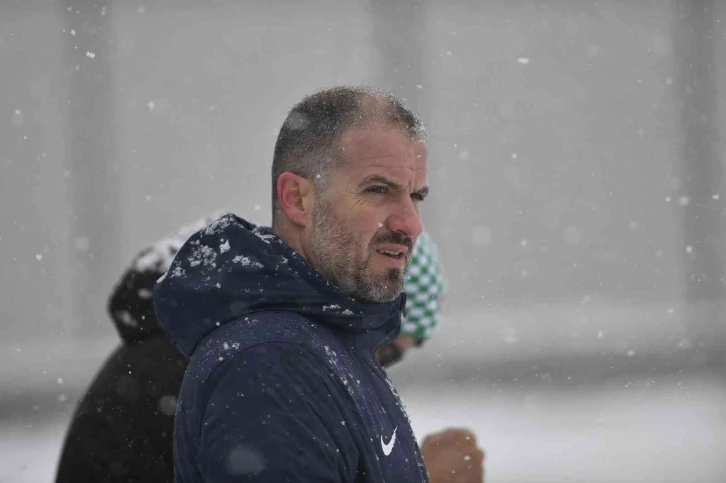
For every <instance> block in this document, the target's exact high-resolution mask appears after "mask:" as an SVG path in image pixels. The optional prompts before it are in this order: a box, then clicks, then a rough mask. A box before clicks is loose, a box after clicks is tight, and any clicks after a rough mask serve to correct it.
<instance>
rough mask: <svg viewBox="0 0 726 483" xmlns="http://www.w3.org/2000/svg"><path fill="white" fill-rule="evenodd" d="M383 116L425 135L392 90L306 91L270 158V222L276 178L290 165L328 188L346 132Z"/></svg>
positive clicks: (422, 138) (417, 137)
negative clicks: (339, 142)
mask: <svg viewBox="0 0 726 483" xmlns="http://www.w3.org/2000/svg"><path fill="white" fill-rule="evenodd" d="M375 121H381V122H384V123H387V124H390V125H392V126H394V127H399V128H400V129H401V130H402V131H403V132H404V133H406V134H408V135H409V136H410V137H411V139H412V140H414V141H425V140H426V137H427V133H426V128H425V127H424V125H423V123H422V122H421V120H420V119H419V118H418V117H416V115H415V114H414V113H413V112H411V110H410V109H408V108H407V107H406V106H405V105H404V104H403V102H401V101H400V100H399V99H397V98H396V97H394V96H393V95H391V94H389V93H386V92H383V91H379V90H376V89H372V88H369V87H350V86H340V87H334V88H332V89H326V90H322V91H319V92H316V93H315V94H312V95H309V96H307V97H305V98H304V99H303V100H302V101H300V102H299V103H298V104H296V105H295V106H294V107H293V108H292V109H291V110H290V112H289V113H288V115H287V118H286V119H285V122H284V123H283V124H282V128H281V129H280V133H279V134H278V136H277V142H276V143H275V153H274V156H273V158H272V223H273V225H274V223H275V219H276V217H277V212H278V210H279V200H278V198H277V180H278V178H279V177H280V175H281V174H282V173H284V172H286V171H289V172H291V173H294V174H296V175H298V176H302V177H303V178H306V179H308V180H311V181H312V182H313V183H314V184H315V187H316V190H318V191H319V192H320V191H325V189H326V181H327V180H328V179H329V177H330V174H331V173H332V171H333V169H334V168H335V167H336V166H337V165H338V162H339V161H340V156H338V155H337V153H336V149H337V145H338V141H339V139H340V137H341V136H342V134H343V133H344V132H346V131H347V130H349V129H351V128H353V127H356V126H359V125H363V124H365V123H370V122H375Z"/></svg>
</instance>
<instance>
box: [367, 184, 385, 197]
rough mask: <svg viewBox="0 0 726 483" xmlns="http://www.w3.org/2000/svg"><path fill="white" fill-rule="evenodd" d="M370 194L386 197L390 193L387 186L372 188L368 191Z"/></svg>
mask: <svg viewBox="0 0 726 483" xmlns="http://www.w3.org/2000/svg"><path fill="white" fill-rule="evenodd" d="M366 191H367V192H368V193H376V194H379V195H384V194H386V193H387V192H388V187H387V186H371V187H370V188H368V189H367V190H366Z"/></svg>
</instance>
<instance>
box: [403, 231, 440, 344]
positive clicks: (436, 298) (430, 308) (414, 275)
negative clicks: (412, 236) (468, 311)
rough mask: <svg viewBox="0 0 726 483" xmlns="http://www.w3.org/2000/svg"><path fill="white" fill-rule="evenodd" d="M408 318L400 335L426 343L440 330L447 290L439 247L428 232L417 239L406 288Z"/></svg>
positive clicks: (405, 283) (404, 287)
mask: <svg viewBox="0 0 726 483" xmlns="http://www.w3.org/2000/svg"><path fill="white" fill-rule="evenodd" d="M403 290H404V292H406V317H405V318H404V319H403V322H402V325H401V334H402V335H410V336H413V337H416V338H417V339H419V340H427V339H429V338H430V337H431V335H432V334H433V332H434V331H435V330H436V328H437V327H438V324H439V321H438V314H439V311H440V309H441V305H442V302H443V295H444V292H445V290H446V283H445V280H444V275H443V270H442V268H441V263H440V262H439V252H438V249H437V248H436V244H435V243H434V241H433V240H432V239H431V237H430V236H429V235H428V234H427V233H426V232H424V233H422V234H421V236H419V237H418V241H417V242H416V246H414V249H413V255H412V256H411V263H410V264H409V266H408V270H407V271H406V280H405V282H404V286H403Z"/></svg>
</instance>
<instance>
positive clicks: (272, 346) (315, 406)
mask: <svg viewBox="0 0 726 483" xmlns="http://www.w3.org/2000/svg"><path fill="white" fill-rule="evenodd" d="M404 298H405V297H403V296H401V297H399V298H398V299H396V300H395V301H394V302H392V303H389V304H362V303H358V302H356V301H354V300H353V299H351V298H350V297H348V296H346V295H344V294H343V293H342V292H340V291H339V290H338V289H337V287H335V286H333V285H332V284H330V283H328V282H327V281H326V280H325V279H324V278H322V277H321V276H320V275H319V274H318V273H317V272H316V271H315V270H313V269H312V268H311V267H310V266H309V265H308V264H307V263H306V261H305V260H304V259H303V258H302V257H300V256H299V255H298V254H297V253H295V252H294V251H293V250H291V249H290V248H289V247H288V246H287V245H286V244H285V243H284V242H282V241H281V240H280V239H279V238H277V237H276V236H275V235H274V234H272V233H271V231H270V230H269V229H266V228H258V227H255V226H253V225H251V224H249V223H247V222H246V221H244V220H242V219H240V218H238V217H236V216H234V215H225V216H223V217H221V218H220V219H218V220H217V221H216V222H214V223H212V224H210V225H209V226H208V227H207V228H205V229H202V230H200V231H199V232H198V233H196V234H195V235H193V236H192V237H191V238H190V239H189V240H188V241H187V242H186V243H185V245H184V246H183V247H182V248H181V250H180V251H179V253H178V254H177V256H176V257H175V259H174V261H173V262H172V265H171V267H170V269H169V271H168V272H167V275H166V276H165V277H163V278H162V279H160V280H159V282H158V283H157V284H156V287H155V289H154V305H155V307H156V313H157V317H158V320H159V323H160V325H161V326H162V327H163V328H164V330H165V331H166V332H167V334H168V335H169V336H170V338H171V339H172V340H173V341H174V343H175V344H176V345H177V347H178V348H179V349H180V350H181V351H182V353H184V354H185V355H187V356H190V364H189V367H188V369H187V372H186V374H185V376H184V380H183V383H182V387H181V392H180V395H179V403H178V406H177V414H176V422H175V433H174V451H175V481H176V482H177V483H191V482H195V483H196V482H202V481H204V482H216V483H223V482H232V481H235V482H239V481H245V482H270V483H272V482H275V483H278V482H285V481H291V482H292V481H294V482H351V483H352V482H356V483H364V482H376V483H383V482H396V483H404V482H417V483H418V482H422V481H427V476H426V470H425V468H424V464H423V461H422V459H421V455H420V452H419V448H418V445H417V444H416V440H415V438H414V435H413V431H412V429H411V426H410V424H409V421H408V418H407V416H406V414H405V412H404V410H403V407H402V405H401V402H400V400H399V398H398V395H397V394H396V393H395V390H394V389H393V385H392V384H391V382H390V380H389V379H388V377H387V376H386V373H385V371H384V370H383V369H382V367H381V366H380V365H379V364H378V363H377V362H376V361H375V360H374V355H373V351H374V348H375V347H376V346H378V345H380V344H382V343H385V342H390V341H391V340H393V339H394V338H395V337H396V336H397V335H398V333H399V331H400V323H401V310H402V308H403V305H404Z"/></svg>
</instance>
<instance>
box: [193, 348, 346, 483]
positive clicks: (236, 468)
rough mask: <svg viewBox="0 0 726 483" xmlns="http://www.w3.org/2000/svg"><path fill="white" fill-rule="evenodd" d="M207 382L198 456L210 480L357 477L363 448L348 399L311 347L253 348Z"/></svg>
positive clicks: (268, 482) (258, 482) (257, 482)
mask: <svg viewBox="0 0 726 483" xmlns="http://www.w3.org/2000/svg"><path fill="white" fill-rule="evenodd" d="M204 384H205V385H206V384H209V391H210V392H208V393H207V394H210V397H209V400H208V402H207V403H206V407H205V414H204V417H203V419H202V427H201V434H200V440H199V441H200V447H199V451H198V453H197V454H198V460H197V468H199V471H200V473H201V477H202V480H203V481H204V482H207V483H212V482H214V483H228V482H229V483H231V482H250V483H253V482H254V483H272V482H274V483H281V482H301V483H306V482H320V483H322V482H329V483H333V482H335V483H342V482H348V481H353V480H354V478H355V471H356V465H357V460H358V452H357V449H356V447H355V444H354V442H353V439H352V437H351V435H350V432H349V428H348V427H346V424H345V422H344V418H343V416H342V414H341V409H342V408H340V404H345V401H346V399H344V395H343V394H341V391H340V389H339V388H338V387H336V386H337V383H336V381H334V380H333V379H332V375H331V374H330V373H329V371H328V370H327V369H326V368H325V366H324V365H323V363H322V362H321V361H320V360H318V359H317V358H316V357H315V356H314V355H312V354H311V353H310V352H308V351H306V350H305V349H303V348H301V347H298V346H296V345H293V344H286V343H266V344H262V345H258V346H254V347H251V348H248V349H245V350H243V351H242V352H240V353H238V354H236V355H235V356H234V357H232V358H231V359H230V360H228V361H226V362H224V363H223V364H222V366H220V367H219V368H218V369H217V370H216V371H215V372H214V373H213V375H212V376H211V377H210V379H208V380H207V381H205V383H204ZM346 395H347V394H346ZM341 396H343V397H341Z"/></svg>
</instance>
